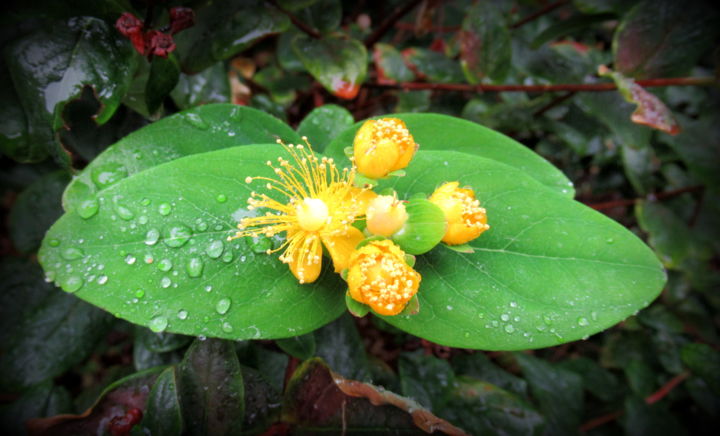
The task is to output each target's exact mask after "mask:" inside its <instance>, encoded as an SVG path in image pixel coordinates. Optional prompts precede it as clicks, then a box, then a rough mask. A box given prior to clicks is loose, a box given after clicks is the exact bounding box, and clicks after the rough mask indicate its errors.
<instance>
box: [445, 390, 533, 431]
mask: <svg viewBox="0 0 720 436" xmlns="http://www.w3.org/2000/svg"><path fill="white" fill-rule="evenodd" d="M442 416H443V417H444V418H445V419H447V420H448V421H450V422H453V423H455V424H457V425H459V426H461V427H463V428H468V429H472V431H473V432H474V433H475V434H505V435H520V434H524V435H539V434H542V429H543V427H544V424H545V420H544V419H543V417H542V415H540V413H538V411H537V410H535V409H534V408H533V407H532V406H531V405H529V404H528V403H526V402H525V401H524V400H522V399H521V398H519V397H518V396H516V395H515V394H512V393H510V392H508V391H505V390H503V389H500V388H498V387H497V386H494V385H492V384H490V383H485V382H482V381H480V380H477V379H474V378H471V377H459V378H458V379H457V382H456V386H455V387H454V388H453V390H452V392H451V395H450V398H449V401H448V403H447V405H446V406H445V408H444V410H443V411H442Z"/></svg>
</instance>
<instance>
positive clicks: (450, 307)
mask: <svg viewBox="0 0 720 436" xmlns="http://www.w3.org/2000/svg"><path fill="white" fill-rule="evenodd" d="M445 309H447V310H453V307H452V306H450V305H448V306H445Z"/></svg>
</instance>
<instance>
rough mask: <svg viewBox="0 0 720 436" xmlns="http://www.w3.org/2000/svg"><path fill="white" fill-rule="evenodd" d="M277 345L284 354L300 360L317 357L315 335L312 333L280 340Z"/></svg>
mask: <svg viewBox="0 0 720 436" xmlns="http://www.w3.org/2000/svg"><path fill="white" fill-rule="evenodd" d="M275 343H276V344H277V346H278V347H280V349H282V350H283V351H284V352H286V353H288V354H289V355H291V356H293V357H296V358H298V359H300V360H306V359H309V358H311V357H313V356H314V355H315V335H313V334H312V333H308V334H305V335H299V336H293V337H290V338H285V339H278V340H276V341H275Z"/></svg>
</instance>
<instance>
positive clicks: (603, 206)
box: [587, 185, 705, 210]
mask: <svg viewBox="0 0 720 436" xmlns="http://www.w3.org/2000/svg"><path fill="white" fill-rule="evenodd" d="M704 189H705V187H704V186H702V185H695V186H688V187H685V188H680V189H675V190H673V191H665V192H657V193H654V194H649V195H648V196H647V198H629V199H628V198H623V199H620V200H613V201H606V202H603V203H595V204H587V206H589V207H591V208H593V209H595V210H607V209H613V208H616V207H626V206H634V205H635V204H637V203H638V202H639V201H642V200H646V199H647V200H665V199H667V198H672V197H677V196H679V195H682V194H686V193H688V192H698V191H702V190H704Z"/></svg>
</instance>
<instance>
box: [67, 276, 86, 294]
mask: <svg viewBox="0 0 720 436" xmlns="http://www.w3.org/2000/svg"><path fill="white" fill-rule="evenodd" d="M84 284H85V282H84V281H83V279H82V278H81V277H78V276H69V277H67V278H66V279H65V281H64V282H63V284H62V288H63V289H65V290H66V291H67V292H77V291H79V290H80V288H82V287H83V285H84Z"/></svg>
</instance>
